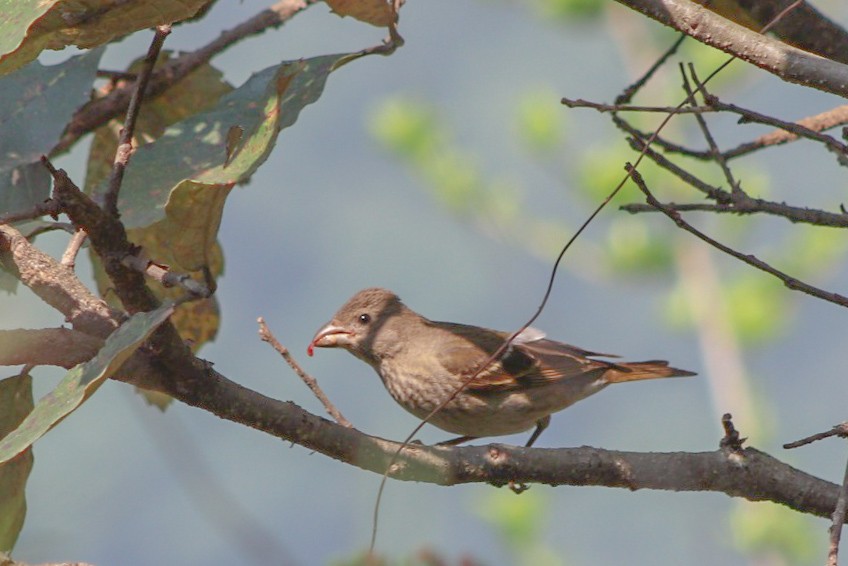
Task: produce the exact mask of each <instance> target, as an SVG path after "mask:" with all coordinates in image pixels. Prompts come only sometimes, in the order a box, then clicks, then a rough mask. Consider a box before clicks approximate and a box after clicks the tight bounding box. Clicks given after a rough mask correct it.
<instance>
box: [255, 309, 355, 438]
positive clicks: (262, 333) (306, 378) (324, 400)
mask: <svg viewBox="0 0 848 566" xmlns="http://www.w3.org/2000/svg"><path fill="white" fill-rule="evenodd" d="M256 322H258V323H259V337H260V338H261V339H262V341H263V342H267V343H269V344H270V345H271V346H272V347H273V348H274V349H275V350H277V352H279V354H280V355H281V356H282V357H283V359H284V360H286V363H287V364H289V366H290V367H291V368H292V369H293V370H294V372H295V373H296V374H297V375H298V377H300V379H302V380H303V382H304V383H305V384H306V386H307V387H309V389H311V390H312V393H314V394H315V396H316V397H317V398H318V400H319V401H321V404H322V405H324V408H325V409H327V412H328V413H329V414H330V416H331V417H333V418H334V419H335V421H336V422H337V423H339V424H340V425H342V426H346V427H348V428H351V427H353V425H352V424H351V423H350V421H349V420H347V419H346V418H344V415H342V413H341V412H340V411H339V410H338V409H337V408H336V406H335V405H333V403H332V402H331V401H330V399H329V398H328V397H327V396H326V395H325V394H324V392H323V391H322V390H321V387H320V386H319V385H318V382H317V381H316V380H315V378H314V377H312V376H311V375H309V374H308V373H306V372H305V371H303V368H302V367H300V364H298V363H297V362H296V361H295V359H294V358H293V357H292V355H291V353H290V352H289V350H288V348H286V347H285V346H283V345H282V344H280V342H279V341H278V340H277V339H276V338H275V337H274V335H273V334H272V333H271V330H270V329H269V328H268V325H267V324H265V319H264V318H262V317H261V316H260V317H259V318H258V319H257V321H256Z"/></svg>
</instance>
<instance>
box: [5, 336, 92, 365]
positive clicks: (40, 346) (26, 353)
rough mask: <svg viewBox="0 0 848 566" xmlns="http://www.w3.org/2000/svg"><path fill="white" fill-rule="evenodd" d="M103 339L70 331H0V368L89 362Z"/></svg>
mask: <svg viewBox="0 0 848 566" xmlns="http://www.w3.org/2000/svg"><path fill="white" fill-rule="evenodd" d="M102 346H103V340H101V339H99V338H95V337H94V336H91V335H89V334H85V333H83V332H78V331H76V330H71V329H69V328H40V329H37V330H30V329H23V328H19V329H16V330H0V366H21V365H37V366H60V367H63V368H65V369H70V368H72V367H74V366H75V365H77V364H80V363H82V362H85V361H88V360H90V359H91V358H93V357H94V355H95V354H97V351H98V350H99V349H100V348H101V347H102Z"/></svg>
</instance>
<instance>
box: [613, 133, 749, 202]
mask: <svg viewBox="0 0 848 566" xmlns="http://www.w3.org/2000/svg"><path fill="white" fill-rule="evenodd" d="M622 126H624V127H626V124H622ZM629 142H630V146H631V147H632V148H633V149H634V150H636V151H640V152H643V153H644V155H645V157H647V158H649V159H650V160H651V161H653V162H654V163H656V164H657V165H659V166H660V167H662V168H663V169H665V170H666V171H668V172H670V173H672V174H673V175H674V176H676V177H677V178H678V179H680V180H681V181H683V182H684V183H686V184H688V185H689V186H691V187H692V188H694V189H697V190H699V191H701V192H702V193H704V194H705V195H706V196H707V197H708V198H710V199H712V200H714V201H716V202H718V203H719V204H731V203H732V202H733V199H732V197H731V195H730V193H728V192H727V191H725V190H724V189H722V188H720V187H714V186H713V185H710V184H709V183H707V182H705V181H702V180H701V179H700V178H698V177H696V176H695V175H693V174H692V173H690V172H689V171H687V170H685V169H683V168H682V167H680V166H678V165H676V164H674V163H673V162H671V161H670V160H669V159H668V158H666V157H665V156H664V155H662V154H661V153H657V152H656V151H654V150H653V149H651V148H650V147H648V144H647V142H646V141H645V140H644V139H643V138H641V137H636V135H635V133H634V135H633V137H632V138H630V139H629Z"/></svg>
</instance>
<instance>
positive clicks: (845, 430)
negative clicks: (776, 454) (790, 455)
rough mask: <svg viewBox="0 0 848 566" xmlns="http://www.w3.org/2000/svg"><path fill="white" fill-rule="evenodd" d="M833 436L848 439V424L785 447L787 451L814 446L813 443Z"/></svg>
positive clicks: (787, 444)
mask: <svg viewBox="0 0 848 566" xmlns="http://www.w3.org/2000/svg"><path fill="white" fill-rule="evenodd" d="M831 436H841V437H842V438H848V422H844V423H840V424H838V425H836V426H835V427H833V428H831V429H830V430H828V431H825V432H817V433H816V434H812V435H810V436H805V437H804V438H802V439H801V440H796V441H794V442H788V443H786V444H784V445H783V447H784V448H786V449H787V450H789V449H792V448H798V447H800V446H806V445H807V444H812V443H813V442H817V441H819V440H824V439H825V438H830V437H831Z"/></svg>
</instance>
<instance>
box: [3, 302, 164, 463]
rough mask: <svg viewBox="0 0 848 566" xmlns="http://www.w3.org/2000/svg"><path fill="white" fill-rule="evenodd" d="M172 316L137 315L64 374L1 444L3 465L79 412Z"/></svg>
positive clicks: (159, 311)
mask: <svg viewBox="0 0 848 566" xmlns="http://www.w3.org/2000/svg"><path fill="white" fill-rule="evenodd" d="M172 312H173V306H171V305H166V306H163V307H160V308H158V309H156V310H155V311H150V312H144V313H137V314H135V315H133V316H131V317H130V318H129V319H128V320H127V321H126V322H125V323H124V324H122V325H121V326H120V327H119V328H118V329H116V330H115V331H114V332H113V333H112V334H111V335H110V336H109V338H107V339H106V343H105V344H104V345H103V348H102V349H101V350H100V352H98V353H97V355H96V356H95V357H94V358H92V359H91V360H89V361H87V362H85V363H84V364H80V365H78V366H76V367H75V368H73V369H72V370H70V371H69V372H68V373H67V374H65V377H64V378H62V381H60V382H59V384H58V385H57V386H56V388H55V389H54V390H53V391H51V392H50V393H48V394H47V395H45V396H44V397H42V398H41V399H40V400H39V401H38V404H36V406H35V408H34V409H33V410H32V412H31V413H30V414H29V415H27V417H26V418H25V419H24V421H23V422H22V423H21V424H20V426H18V427H17V428H16V429H15V430H14V431H13V432H11V433H10V434H8V435H6V436H5V437H4V438H3V439H2V440H0V463H3V462H7V461H9V460H11V459H12V458H14V457H15V456H17V455H18V454H20V453H21V452H23V451H24V450H26V449H27V448H29V447H30V446H31V445H32V444H33V443H34V442H35V441H36V440H38V439H39V438H41V437H42V436H43V435H44V434H45V433H46V432H47V431H48V430H50V429H51V428H53V427H54V426H56V425H57V424H58V423H59V421H61V420H62V419H64V418H65V417H67V416H68V415H69V414H70V413H72V412H73V411H74V410H76V409H77V407H79V406H80V405H81V404H82V403H83V402H85V400H86V399H88V398H89V397H90V396H91V395H92V394H93V393H94V392H95V391H96V390H97V388H98V387H100V385H101V384H102V383H103V382H104V381H105V380H106V379H107V378H109V377H110V376H111V375H113V374H114V373H115V372H116V371H117V370H118V369H119V368H120V367H121V365H122V364H123V363H124V362H125V361H126V360H127V358H129V357H130V356H131V355H132V354H133V352H135V350H136V348H138V347H139V346H140V345H141V343H142V342H144V341H145V340H146V339H147V337H148V336H150V334H151V333H152V332H153V331H154V330H156V328H157V327H158V326H159V325H160V324H162V323H163V322H165V321H166V320H167V319H168V317H169V316H171V313H172Z"/></svg>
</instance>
